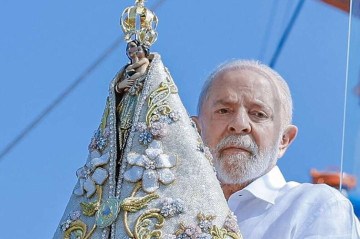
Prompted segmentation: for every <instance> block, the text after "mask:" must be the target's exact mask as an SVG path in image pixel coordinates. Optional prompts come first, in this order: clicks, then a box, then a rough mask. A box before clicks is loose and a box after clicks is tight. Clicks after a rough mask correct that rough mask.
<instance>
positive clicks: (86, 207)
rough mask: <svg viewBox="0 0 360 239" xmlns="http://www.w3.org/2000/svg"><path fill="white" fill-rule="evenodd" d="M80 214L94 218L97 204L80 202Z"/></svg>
mask: <svg viewBox="0 0 360 239" xmlns="http://www.w3.org/2000/svg"><path fill="white" fill-rule="evenodd" d="M80 206H81V210H82V213H83V214H84V215H85V216H88V217H91V216H94V215H95V213H96V211H97V210H98V204H97V202H89V203H87V202H81V203H80Z"/></svg>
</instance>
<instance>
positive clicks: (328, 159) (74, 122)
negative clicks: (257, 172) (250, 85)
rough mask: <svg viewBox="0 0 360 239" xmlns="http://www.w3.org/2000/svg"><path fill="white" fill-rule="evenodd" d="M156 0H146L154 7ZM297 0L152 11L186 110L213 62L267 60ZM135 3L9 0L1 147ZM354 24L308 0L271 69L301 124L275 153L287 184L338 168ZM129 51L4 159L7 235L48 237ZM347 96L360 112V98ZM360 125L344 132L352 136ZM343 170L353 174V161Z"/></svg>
mask: <svg viewBox="0 0 360 239" xmlns="http://www.w3.org/2000/svg"><path fill="white" fill-rule="evenodd" d="M156 2H157V1H155V0H149V1H148V2H147V6H150V7H151V6H152V5H154V4H155V3H156ZM297 2H298V1H285V0H241V1H240V0H223V1H205V0H196V1H194V0H181V1H175V0H165V1H163V4H162V5H161V6H160V7H159V8H158V10H157V11H156V13H157V15H158V17H159V26H158V33H159V37H158V41H157V42H156V43H155V44H154V45H153V47H152V51H157V52H159V53H160V54H161V55H162V59H163V62H164V63H165V65H166V66H167V67H168V68H169V70H170V72H171V74H172V76H173V78H174V80H175V82H176V84H177V86H178V88H179V94H180V96H181V98H182V100H183V103H184V105H185V107H186V108H187V109H188V111H189V114H191V115H194V114H196V102H197V97H198V95H199V91H200V89H201V86H202V83H203V81H204V79H205V77H206V76H207V74H208V73H209V72H210V71H211V70H212V69H213V68H214V67H215V66H216V65H218V64H220V63H222V62H223V61H225V60H228V59H233V58H247V59H259V60H261V61H263V62H264V63H269V61H270V59H271V56H272V54H273V52H274V50H275V48H276V45H277V42H278V40H279V39H280V36H281V34H282V32H283V31H284V28H285V26H286V24H287V22H288V21H289V18H290V17H291V14H292V12H293V10H294V8H295V6H296V4H297ZM132 4H133V1H130V0H129V1H128V0H126V1H125V0H122V1H115V0H109V1H94V0H87V1H83V0H79V1H69V0H63V1H44V0H43V1H41V0H34V1H10V0H1V8H0V29H1V37H0V67H1V71H0V79H1V80H0V82H1V87H0V109H1V110H2V112H3V113H2V117H1V118H0V123H1V124H0V125H1V130H2V133H1V136H0V149H2V148H3V147H5V145H6V144H7V143H8V142H9V141H10V140H12V139H13V138H14V137H15V136H16V135H17V134H18V133H20V132H21V130H22V129H23V128H24V127H25V126H26V125H27V124H28V123H29V122H30V121H31V120H33V119H34V118H35V117H36V116H37V115H38V114H39V113H40V112H41V111H42V110H43V109H44V108H45V107H46V106H47V105H48V104H49V103H50V102H51V101H52V100H54V99H55V98H56V97H57V96H58V95H59V94H60V92H62V91H63V90H64V89H65V88H66V87H67V86H68V85H70V84H71V83H72V82H73V81H74V80H75V79H76V78H77V77H78V76H79V75H80V74H81V73H82V72H83V71H84V69H85V68H86V67H88V66H89V65H90V64H91V63H92V62H93V61H94V60H95V59H96V58H97V57H98V56H99V54H101V53H102V52H103V51H104V50H105V49H106V48H107V47H108V46H109V45H110V44H111V43H112V42H113V41H114V40H115V39H117V38H118V37H119V36H121V35H122V32H121V28H120V26H119V17H120V14H121V13H122V11H123V9H124V8H125V7H127V6H130V5H132ZM347 31H348V15H347V14H346V13H344V12H342V11H340V10H338V9H335V8H333V7H330V6H328V5H326V4H323V3H321V2H320V1H317V0H307V1H305V4H304V6H303V9H302V11H301V13H300V15H299V18H298V19H297V22H296V23H295V25H294V28H293V31H292V32H291V34H290V36H289V38H288V41H287V42H286V44H285V46H284V48H283V51H282V53H281V55H280V57H279V59H278V62H277V64H276V65H275V69H276V70H277V71H278V72H279V73H280V74H281V75H282V76H283V77H284V78H285V79H286V80H287V81H288V83H289V85H290V88H291V90H292V94H293V98H294V124H296V125H297V126H298V127H299V135H298V138H297V139H296V141H295V142H294V144H293V145H292V146H291V148H290V149H289V150H288V152H287V154H286V155H285V157H283V158H282V159H280V161H279V165H280V167H281V169H282V170H283V172H284V175H285V176H286V178H287V179H288V180H296V181H300V182H308V181H310V177H309V170H310V169H311V168H317V169H320V170H322V169H326V168H329V167H332V168H339V167H340V156H341V136H342V123H343V104H344V90H345V82H344V81H345V73H346V49H347ZM124 52H125V44H120V45H119V47H118V48H117V49H116V50H115V51H114V52H113V53H112V54H111V55H110V56H109V57H108V58H107V59H106V60H105V61H104V62H103V63H102V64H101V65H100V66H99V67H98V68H96V70H95V71H94V72H93V73H92V74H91V75H90V76H89V77H88V78H87V79H86V80H85V81H84V82H82V83H81V84H80V85H79V87H78V88H77V89H76V90H75V91H74V92H73V93H71V94H70V95H69V97H67V98H65V99H64V100H63V101H62V103H61V104H60V105H59V106H58V107H57V108H56V109H55V110H54V111H53V112H52V113H51V114H49V115H48V117H47V118H46V119H45V120H44V121H42V123H41V124H40V125H38V126H37V127H36V128H35V129H34V130H33V131H32V132H31V133H30V134H29V135H28V136H27V137H26V138H25V139H24V140H23V141H22V142H21V143H20V144H18V145H17V146H16V147H15V148H14V150H13V151H11V152H10V153H9V154H8V155H6V157H4V158H2V159H1V160H0V181H1V182H2V185H3V186H2V190H1V197H0V215H1V218H0V230H1V232H2V235H1V237H4V238H23V239H26V238H29V239H30V238H31V239H32V238H51V237H52V235H53V233H54V232H55V228H56V227H57V226H58V223H59V220H60V218H61V216H62V213H63V211H64V209H65V206H66V204H67V201H68V199H69V198H70V195H71V193H72V190H73V187H74V186H75V184H76V181H77V178H76V175H75V171H76V170H77V169H78V168H80V167H82V166H83V164H84V163H85V160H86V156H87V146H88V144H89V142H90V138H91V137H92V135H93V132H94V130H95V129H96V128H97V126H98V124H99V122H100V118H101V114H102V110H103V107H104V104H105V98H106V95H107V91H108V83H109V82H110V80H111V79H112V77H113V76H114V75H115V73H116V72H117V71H118V70H119V69H120V68H121V67H122V66H123V65H124V64H125V63H126V61H127V58H126V56H125V53H124ZM357 69H358V68H356V67H355V66H354V70H353V73H352V76H353V77H354V78H356V77H357V74H358V73H357V71H358V70H357ZM355 75H356V76H355ZM351 84H355V82H354V81H353V82H352V83H351ZM349 87H351V85H350V86H349ZM349 98H351V100H349V102H350V103H351V104H352V106H351V107H352V108H351V107H350V109H352V110H354V111H355V110H356V109H357V108H356V106H358V104H357V103H358V101H357V100H358V99H356V97H355V96H353V95H351V94H349ZM355 102H356V103H355ZM353 124H354V122H353V123H352V124H349V129H348V132H352V133H353V134H356V132H357V130H358V129H357V128H356V127H355V126H352V127H353V128H351V127H350V126H351V125H353ZM348 137H349V138H351V137H353V136H352V135H351V134H349V135H348ZM353 149H354V147H352V148H350V150H353ZM354 157H355V156H354V155H350V156H349V159H348V161H349V162H350V161H351V160H353V158H354ZM345 167H346V168H345V169H346V170H348V171H352V170H353V164H352V163H348V164H345Z"/></svg>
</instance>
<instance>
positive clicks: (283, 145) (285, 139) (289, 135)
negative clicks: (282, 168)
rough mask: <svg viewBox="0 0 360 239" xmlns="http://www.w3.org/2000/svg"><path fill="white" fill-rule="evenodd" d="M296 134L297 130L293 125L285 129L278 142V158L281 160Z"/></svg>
mask: <svg viewBox="0 0 360 239" xmlns="http://www.w3.org/2000/svg"><path fill="white" fill-rule="evenodd" d="M297 132H298V128H297V127H296V126H295V125H289V126H287V127H286V129H285V130H284V132H283V135H282V137H281V140H280V144H279V153H278V158H281V157H282V156H283V155H284V154H285V152H286V150H287V148H288V147H289V146H290V144H291V143H292V142H293V141H294V139H295V138H296V135H297Z"/></svg>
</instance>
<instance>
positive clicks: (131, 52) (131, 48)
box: [127, 42, 138, 58]
mask: <svg viewBox="0 0 360 239" xmlns="http://www.w3.org/2000/svg"><path fill="white" fill-rule="evenodd" d="M137 51H138V46H137V45H136V43H135V42H129V43H128V48H127V52H128V55H129V56H130V58H134V57H135V56H136V52H137Z"/></svg>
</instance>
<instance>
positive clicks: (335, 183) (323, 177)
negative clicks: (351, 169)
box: [310, 169, 356, 189]
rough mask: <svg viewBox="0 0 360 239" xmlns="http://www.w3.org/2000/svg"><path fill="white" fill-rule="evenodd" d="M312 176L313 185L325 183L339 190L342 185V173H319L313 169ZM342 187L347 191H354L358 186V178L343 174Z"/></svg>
mask: <svg viewBox="0 0 360 239" xmlns="http://www.w3.org/2000/svg"><path fill="white" fill-rule="evenodd" d="M310 174H311V177H312V182H313V183H325V184H327V185H329V186H332V187H335V188H339V185H340V172H333V171H323V172H320V171H317V170H316V169H311V170H310ZM342 184H343V185H342V186H343V188H346V189H352V188H354V187H355V186H356V177H355V176H353V175H350V174H347V173H343V179H342Z"/></svg>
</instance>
